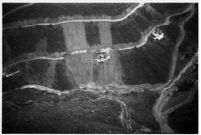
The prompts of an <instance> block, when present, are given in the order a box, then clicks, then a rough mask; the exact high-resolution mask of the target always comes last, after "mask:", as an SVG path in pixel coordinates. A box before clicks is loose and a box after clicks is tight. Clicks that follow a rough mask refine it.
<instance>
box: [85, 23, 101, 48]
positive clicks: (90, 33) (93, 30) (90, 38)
mask: <svg viewBox="0 0 201 135" xmlns="http://www.w3.org/2000/svg"><path fill="white" fill-rule="evenodd" d="M85 32H86V40H87V43H88V44H89V45H90V46H94V45H97V44H100V34H99V29H98V26H97V24H96V23H93V22H90V23H85Z"/></svg>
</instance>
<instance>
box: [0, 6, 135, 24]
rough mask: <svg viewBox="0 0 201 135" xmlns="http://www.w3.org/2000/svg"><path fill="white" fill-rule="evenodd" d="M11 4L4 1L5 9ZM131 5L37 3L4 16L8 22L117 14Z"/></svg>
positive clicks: (4, 21)
mask: <svg viewBox="0 0 201 135" xmlns="http://www.w3.org/2000/svg"><path fill="white" fill-rule="evenodd" d="M11 5H12V4H10V3H4V4H3V11H4V12H6V10H7V11H8V9H9V8H11V7H12V6H11ZM15 5H16V4H15ZM130 6H131V3H79V4H78V3H54V4H52V3H36V4H34V5H32V6H30V7H27V8H24V9H22V10H19V11H17V12H15V13H13V14H11V15H9V16H7V17H6V18H4V20H3V23H4V24H6V23H11V22H14V21H23V20H27V19H45V18H51V19H55V18H58V16H62V15H63V16H74V15H81V16H99V15H108V16H116V15H120V14H121V13H122V12H123V11H124V10H126V9H127V8H128V7H130Z"/></svg>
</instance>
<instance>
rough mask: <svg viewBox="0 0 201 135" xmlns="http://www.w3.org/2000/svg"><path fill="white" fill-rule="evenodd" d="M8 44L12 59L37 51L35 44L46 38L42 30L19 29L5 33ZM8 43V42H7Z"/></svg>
mask: <svg viewBox="0 0 201 135" xmlns="http://www.w3.org/2000/svg"><path fill="white" fill-rule="evenodd" d="M3 34H4V35H5V36H6V39H5V40H7V44H5V45H9V46H10V51H11V57H12V58H16V57H17V56H19V55H22V54H24V53H30V52H34V51H35V47H34V46H35V44H37V43H38V42H39V40H40V39H41V38H43V37H44V32H43V30H42V29H37V28H26V29H22V28H19V29H17V30H10V31H6V32H5V31H4V32H3ZM5 42H6V41H5Z"/></svg>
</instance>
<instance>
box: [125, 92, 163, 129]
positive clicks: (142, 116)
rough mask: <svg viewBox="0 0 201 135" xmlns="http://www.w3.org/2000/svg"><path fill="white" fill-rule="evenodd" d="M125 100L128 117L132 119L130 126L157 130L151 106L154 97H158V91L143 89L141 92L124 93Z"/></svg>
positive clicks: (154, 99)
mask: <svg viewBox="0 0 201 135" xmlns="http://www.w3.org/2000/svg"><path fill="white" fill-rule="evenodd" d="M124 96H125V102H126V103H127V107H129V112H130V118H131V119H132V127H133V128H134V129H136V126H142V125H143V126H145V127H148V128H150V129H151V130H153V131H159V130H160V128H159V124H158V123H157V122H156V120H155V117H154V116H153V114H152V107H153V105H154V104H155V101H156V99H157V98H158V97H159V95H158V93H155V92H150V91H148V90H145V91H144V92H143V93H134V92H133V93H130V94H126V95H124Z"/></svg>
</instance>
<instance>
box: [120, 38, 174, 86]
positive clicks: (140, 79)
mask: <svg viewBox="0 0 201 135" xmlns="http://www.w3.org/2000/svg"><path fill="white" fill-rule="evenodd" d="M171 51H172V45H170V44H168V43H163V41H161V42H157V41H151V39H150V40H149V41H148V42H147V43H146V44H145V45H144V46H143V47H141V48H135V49H132V52H131V53H128V54H125V53H123V52H120V55H121V57H120V61H121V64H122V65H124V66H123V67H122V68H123V72H124V76H123V79H124V83H125V84H131V85H135V84H142V83H161V82H166V81H167V77H168V73H169V66H167V65H170V60H171Z"/></svg>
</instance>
